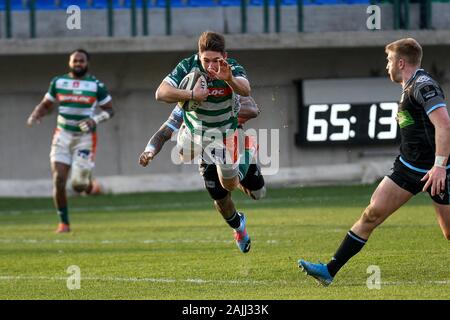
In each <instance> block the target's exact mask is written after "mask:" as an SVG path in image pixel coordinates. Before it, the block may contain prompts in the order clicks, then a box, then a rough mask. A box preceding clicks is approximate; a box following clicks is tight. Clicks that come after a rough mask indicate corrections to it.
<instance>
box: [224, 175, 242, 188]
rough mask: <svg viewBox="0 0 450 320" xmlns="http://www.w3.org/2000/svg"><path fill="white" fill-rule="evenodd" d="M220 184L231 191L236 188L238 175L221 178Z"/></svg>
mask: <svg viewBox="0 0 450 320" xmlns="http://www.w3.org/2000/svg"><path fill="white" fill-rule="evenodd" d="M220 184H221V185H222V187H223V188H224V189H225V190H227V191H230V192H231V191H233V190H234V189H236V188H237V187H238V185H239V177H238V176H236V177H234V178H231V179H224V178H221V179H220Z"/></svg>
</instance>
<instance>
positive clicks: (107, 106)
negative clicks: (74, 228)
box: [27, 49, 114, 233]
mask: <svg viewBox="0 0 450 320" xmlns="http://www.w3.org/2000/svg"><path fill="white" fill-rule="evenodd" d="M88 64H89V54H88V53H87V52H86V51H85V50H83V49H78V50H75V51H73V52H72V53H71V54H70V58H69V68H70V72H69V73H68V74H65V75H62V76H58V77H55V78H54V79H53V80H52V81H51V83H50V87H49V89H48V92H47V93H46V94H45V97H44V99H43V100H42V101H41V103H39V104H38V105H37V106H36V108H35V109H34V110H33V112H32V113H31V115H30V116H29V118H28V120H27V123H28V125H29V126H32V125H33V124H34V123H39V122H40V120H41V118H42V117H43V116H45V115H47V114H49V113H50V112H51V110H52V109H53V108H54V107H55V105H59V107H58V118H57V128H56V130H55V134H54V136H53V140H52V146H51V152H50V162H51V167H52V175H53V200H54V203H55V207H56V209H57V212H58V215H59V217H60V223H59V225H58V228H57V230H56V232H58V233H62V232H69V231H70V223H69V213H68V208H67V196H66V182H67V178H68V175H69V171H70V169H71V168H72V187H73V189H74V190H75V191H77V192H83V191H84V192H86V193H94V192H96V191H98V185H97V184H96V183H94V181H93V180H92V175H91V171H92V169H93V167H94V160H95V152H96V145H97V135H96V126H97V124H98V123H100V122H103V121H106V120H108V119H109V118H111V117H112V116H113V114H114V113H113V109H112V101H111V96H110V95H109V93H108V91H107V90H106V88H105V85H104V84H103V83H101V82H100V81H98V80H97V79H96V78H95V77H94V76H92V75H89V74H87V71H88ZM96 106H99V107H100V108H101V109H102V110H101V112H100V113H97V114H94V111H95V108H96Z"/></svg>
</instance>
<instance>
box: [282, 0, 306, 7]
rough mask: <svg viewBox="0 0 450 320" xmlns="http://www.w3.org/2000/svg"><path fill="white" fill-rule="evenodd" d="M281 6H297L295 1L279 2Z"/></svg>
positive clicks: (285, 0) (283, 0) (284, 0)
mask: <svg viewBox="0 0 450 320" xmlns="http://www.w3.org/2000/svg"><path fill="white" fill-rule="evenodd" d="M281 4H282V5H283V6H294V5H297V0H281ZM303 4H304V3H303Z"/></svg>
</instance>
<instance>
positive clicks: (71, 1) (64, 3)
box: [61, 0, 91, 9]
mask: <svg viewBox="0 0 450 320" xmlns="http://www.w3.org/2000/svg"><path fill="white" fill-rule="evenodd" d="M72 5H75V6H79V7H80V8H81V9H88V8H90V7H91V5H90V3H89V1H88V0H61V8H63V9H66V8H68V7H69V6H72Z"/></svg>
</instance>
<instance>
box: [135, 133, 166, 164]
mask: <svg viewBox="0 0 450 320" xmlns="http://www.w3.org/2000/svg"><path fill="white" fill-rule="evenodd" d="M173 131H174V130H173V129H171V128H169V127H168V126H167V125H166V124H163V125H162V126H161V128H159V130H158V131H156V133H155V134H154V135H153V136H152V137H151V138H150V140H149V142H148V144H147V147H146V148H145V150H144V152H142V153H141V155H140V156H139V164H140V165H141V166H143V167H146V166H147V165H148V164H149V163H150V162H151V161H152V160H153V159H154V157H155V156H156V155H157V154H158V153H159V152H160V151H161V149H162V147H163V146H164V144H165V143H166V142H167V141H168V140H170V137H172V133H173Z"/></svg>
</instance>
